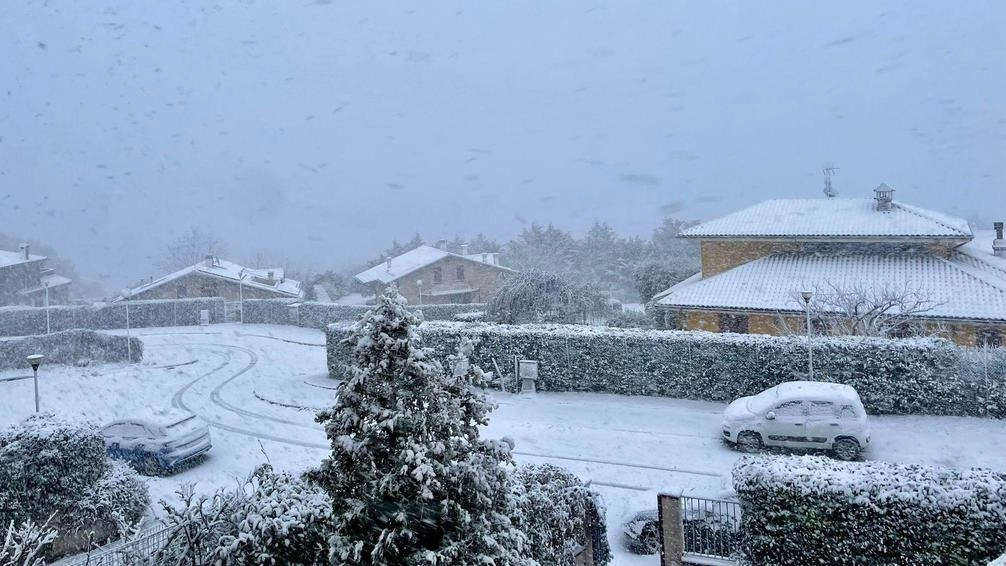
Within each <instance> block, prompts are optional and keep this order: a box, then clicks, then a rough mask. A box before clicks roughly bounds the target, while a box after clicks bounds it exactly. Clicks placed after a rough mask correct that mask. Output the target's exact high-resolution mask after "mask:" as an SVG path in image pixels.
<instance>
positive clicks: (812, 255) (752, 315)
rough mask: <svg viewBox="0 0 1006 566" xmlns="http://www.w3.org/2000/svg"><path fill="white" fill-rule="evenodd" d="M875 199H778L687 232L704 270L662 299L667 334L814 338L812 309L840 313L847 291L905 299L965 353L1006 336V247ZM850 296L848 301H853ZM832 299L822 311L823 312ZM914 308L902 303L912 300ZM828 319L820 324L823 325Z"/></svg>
mask: <svg viewBox="0 0 1006 566" xmlns="http://www.w3.org/2000/svg"><path fill="white" fill-rule="evenodd" d="M893 193H894V190H893V189H891V188H890V187H888V186H886V185H881V186H880V187H878V188H877V189H876V190H875V197H874V198H873V199H869V198H861V199H855V198H834V197H829V198H821V199H784V200H769V201H766V202H762V203H760V204H757V205H755V206H752V207H750V208H746V209H744V210H740V211H738V212H734V213H733V214H729V215H727V216H725V217H722V218H718V219H715V220H711V221H709V222H705V223H702V224H698V225H696V226H693V227H691V228H688V229H686V230H684V231H682V233H681V234H680V237H683V238H690V239H694V240H698V241H699V243H700V249H701V271H700V272H699V273H696V274H695V275H694V276H692V277H690V278H688V279H686V280H685V281H682V282H681V283H678V284H677V285H674V286H673V287H671V288H670V289H667V290H666V291H664V292H662V293H659V294H658V295H657V296H656V297H654V304H655V305H656V306H657V307H658V308H661V309H663V310H664V313H665V319H666V320H667V321H668V324H669V326H671V327H675V328H681V329H688V330H708V331H713V332H740V333H758V334H780V333H783V332H786V331H787V330H788V331H799V332H805V327H806V324H805V323H804V322H803V321H804V320H805V319H804V315H805V314H806V312H807V309H808V304H807V303H805V302H804V300H803V296H802V293H803V292H809V293H810V294H809V309H810V311H811V312H812V313H813V312H815V309H817V310H818V312H827V311H831V314H835V313H838V312H842V313H847V312H850V310H849V309H836V308H835V305H836V304H837V303H836V302H835V301H834V300H831V301H829V300H827V299H828V298H829V297H831V298H834V297H835V296H836V295H838V296H841V294H842V293H848V294H855V293H857V292H863V291H865V292H867V293H872V292H878V291H880V292H884V293H888V294H889V295H893V294H897V293H898V292H903V293H905V295H906V296H907V295H910V296H912V297H915V298H917V299H918V298H921V300H920V301H917V302H916V303H914V306H916V307H917V308H915V309H914V310H913V309H912V308H911V306H906V305H905V304H903V303H902V304H898V305H896V306H894V307H892V309H893V310H892V311H890V312H894V311H896V310H897V309H899V308H900V309H903V311H902V312H905V313H908V316H906V318H907V319H909V320H910V321H911V324H912V325H914V328H904V329H902V330H903V331H905V332H906V333H907V332H908V331H913V332H914V331H919V332H931V331H935V330H940V331H943V332H945V333H946V334H947V335H948V336H949V337H951V338H952V339H953V340H954V341H956V342H958V343H960V344H965V345H976V344H1001V343H1003V342H1004V339H1006V241H1004V240H1003V234H1002V223H999V222H997V223H995V229H996V231H997V233H996V234H990V233H987V232H980V233H979V234H980V235H982V236H981V237H980V238H976V237H975V233H974V232H972V230H971V227H970V226H969V225H968V223H967V222H966V221H964V220H962V219H960V218H955V217H952V216H949V215H946V214H942V213H939V212H935V211H931V210H925V209H922V208H918V207H915V206H911V205H909V204H905V203H902V202H898V201H895V200H894V198H893ZM847 296H849V295H847ZM822 301H824V304H822ZM907 302H908V301H904V303H907ZM818 322H820V320H818Z"/></svg>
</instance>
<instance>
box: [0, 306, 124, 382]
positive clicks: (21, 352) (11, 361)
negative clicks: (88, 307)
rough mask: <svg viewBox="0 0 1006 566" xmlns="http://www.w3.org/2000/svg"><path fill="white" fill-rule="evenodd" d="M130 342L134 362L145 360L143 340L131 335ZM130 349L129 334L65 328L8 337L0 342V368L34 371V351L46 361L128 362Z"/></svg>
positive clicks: (54, 362)
mask: <svg viewBox="0 0 1006 566" xmlns="http://www.w3.org/2000/svg"><path fill="white" fill-rule="evenodd" d="M130 314H132V313H130ZM130 344H131V347H132V353H133V361H134V362H139V361H141V360H142V359H143V342H142V341H141V340H140V339H139V338H130ZM127 350H128V349H127V347H126V337H125V336H110V335H108V334H101V333H99V332H95V331H94V330H79V329H78V330H63V331H61V332H55V333H53V334H46V335H42V336H24V337H21V338H8V339H5V340H2V341H0V370H2V369H17V368H21V369H25V370H26V371H31V370H30V366H29V365H28V361H27V359H26V358H27V357H28V356H30V355H32V354H43V355H44V356H45V360H44V361H43V362H42V363H43V364H65V365H74V364H79V363H82V362H86V363H108V362H124V361H126V359H127V357H128V356H127Z"/></svg>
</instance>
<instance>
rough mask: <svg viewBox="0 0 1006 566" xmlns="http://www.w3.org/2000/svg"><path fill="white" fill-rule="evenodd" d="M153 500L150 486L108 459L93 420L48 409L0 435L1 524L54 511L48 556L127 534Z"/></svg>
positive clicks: (45, 517)
mask: <svg viewBox="0 0 1006 566" xmlns="http://www.w3.org/2000/svg"><path fill="white" fill-rule="evenodd" d="M147 504H148V495H147V487H146V484H144V483H143V482H141V481H140V480H139V479H138V478H137V477H136V475H135V474H134V473H133V472H132V471H130V470H129V469H128V468H127V467H125V466H123V465H121V464H118V463H112V462H110V461H109V460H108V458H107V456H106V453H105V441H104V439H103V438H102V436H101V433H100V432H99V431H98V429H97V427H95V426H94V425H91V424H88V423H79V422H73V421H68V420H63V419H61V418H59V417H57V416H56V415H54V414H51V413H42V414H38V415H33V416H31V417H29V418H28V419H26V420H25V421H24V422H22V423H21V424H19V425H16V426H13V427H11V428H9V429H8V430H6V431H4V432H3V433H0V524H4V525H8V524H10V523H11V522H13V523H14V524H23V523H25V522H27V521H29V520H30V521H34V522H35V523H45V522H46V521H47V520H48V519H49V517H50V516H52V515H53V514H55V518H54V519H53V522H52V523H51V526H52V527H53V528H55V529H57V530H58V531H59V538H58V539H57V540H56V541H55V542H54V543H53V546H52V549H50V551H49V555H50V556H52V555H62V554H69V553H73V552H79V551H80V550H82V549H83V548H85V547H86V546H87V545H88V544H89V543H91V542H93V543H99V544H100V543H102V542H105V541H106V540H108V539H109V538H117V537H119V536H121V535H122V534H123V533H124V532H125V530H126V529H127V528H128V527H129V526H130V525H131V524H132V523H135V522H136V521H138V520H139V519H140V517H141V516H142V515H143V512H144V511H145V509H146V506H147Z"/></svg>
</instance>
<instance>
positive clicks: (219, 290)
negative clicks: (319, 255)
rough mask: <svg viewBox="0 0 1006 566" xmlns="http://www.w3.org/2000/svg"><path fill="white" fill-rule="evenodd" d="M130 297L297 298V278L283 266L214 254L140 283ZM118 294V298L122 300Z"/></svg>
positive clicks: (302, 294)
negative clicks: (265, 266) (253, 266)
mask: <svg viewBox="0 0 1006 566" xmlns="http://www.w3.org/2000/svg"><path fill="white" fill-rule="evenodd" d="M125 295H126V297H128V298H129V299H132V300H147V299H186V298H192V297H222V298H223V299H224V300H226V301H240V300H242V299H280V298H290V299H300V298H302V297H303V296H304V292H303V290H302V289H301V285H300V282H299V281H294V280H293V279H287V278H286V277H285V276H284V273H283V268H282V267H277V268H270V269H251V268H248V267H243V266H241V265H238V264H236V263H234V262H230V261H227V260H224V259H220V258H218V257H216V256H206V259H204V260H203V261H201V262H199V263H197V264H195V265H190V266H189V267H186V268H184V269H180V270H178V271H176V272H174V273H171V274H168V275H165V276H164V277H161V278H160V279H153V280H151V281H149V282H147V283H143V284H141V285H139V286H137V287H135V288H133V289H130V290H129V292H128V293H126V294H125ZM121 299H122V297H120V299H119V300H121Z"/></svg>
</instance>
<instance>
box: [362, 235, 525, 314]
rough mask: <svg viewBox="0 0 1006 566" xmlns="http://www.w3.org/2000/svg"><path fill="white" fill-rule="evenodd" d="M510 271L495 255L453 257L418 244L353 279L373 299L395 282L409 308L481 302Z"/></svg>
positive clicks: (485, 299)
mask: <svg viewBox="0 0 1006 566" xmlns="http://www.w3.org/2000/svg"><path fill="white" fill-rule="evenodd" d="M464 251H467V250H464ZM512 272H513V270H512V269H510V268H508V267H503V266H502V265H500V264H499V256H498V254H496V253H479V254H468V253H460V254H455V253H451V252H448V251H446V250H443V249H440V248H435V247H432V246H427V245H421V246H419V247H417V248H415V249H412V250H410V251H407V252H405V253H404V254H402V255H400V256H398V257H393V258H388V260H387V261H385V262H384V263H381V264H379V265H375V266H374V267H371V268H370V269H368V270H366V271H363V272H362V273H358V274H357V275H356V280H357V281H359V282H360V283H362V284H364V285H366V286H367V287H369V288H370V289H371V290H372V291H373V292H374V295H375V296H377V295H380V294H381V293H383V292H384V289H385V288H386V287H387V286H388V285H389V284H391V283H395V284H396V285H397V286H398V292H399V293H401V294H402V296H404V297H405V299H406V300H407V301H409V304H410V305H423V304H449V303H482V302H485V301H487V300H488V299H489V297H490V296H492V294H493V293H495V292H496V289H498V288H499V286H500V284H501V283H502V281H503V280H504V279H505V278H506V276H507V274H509V273H512Z"/></svg>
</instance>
